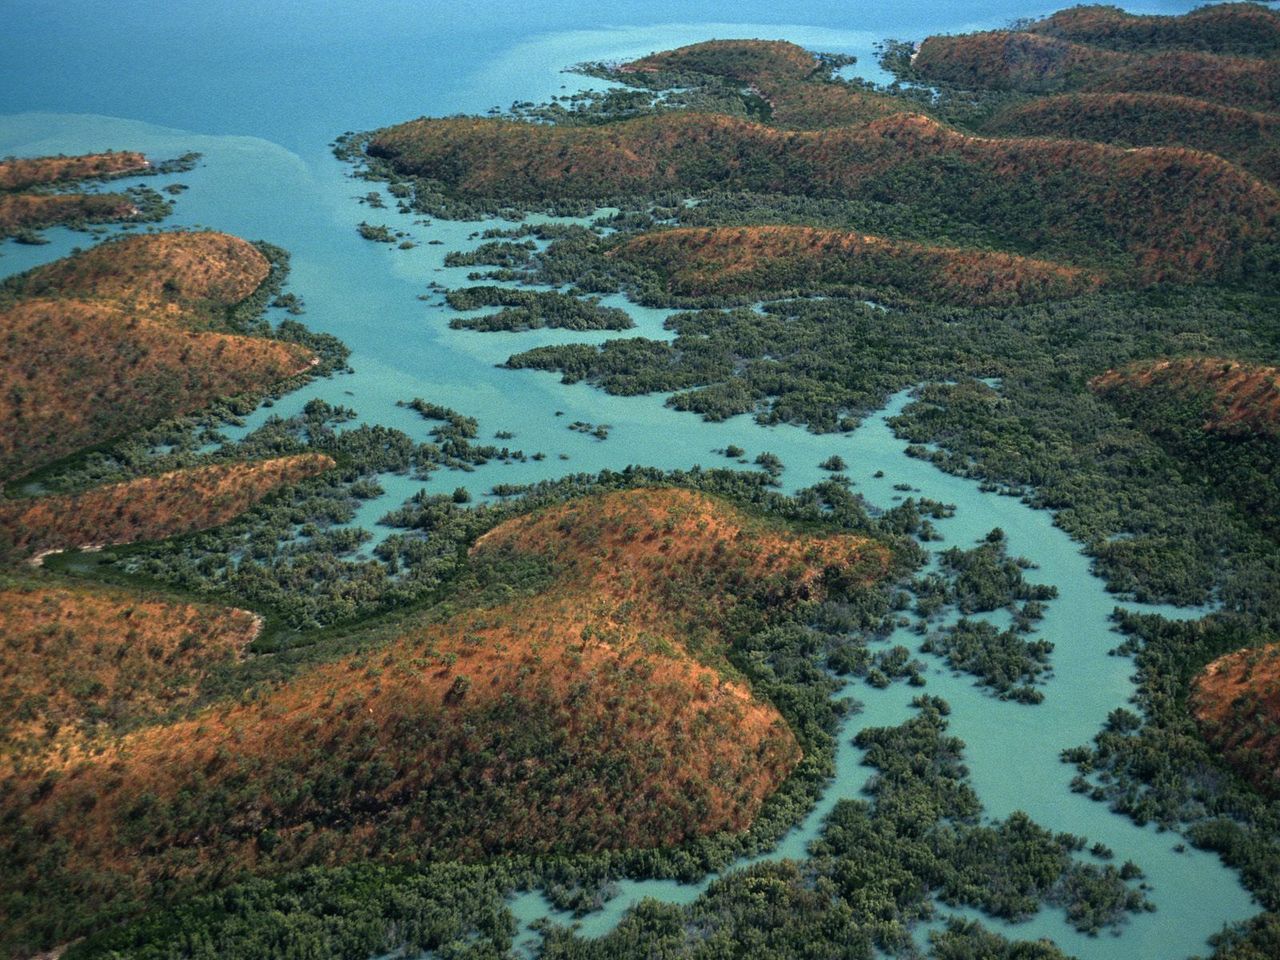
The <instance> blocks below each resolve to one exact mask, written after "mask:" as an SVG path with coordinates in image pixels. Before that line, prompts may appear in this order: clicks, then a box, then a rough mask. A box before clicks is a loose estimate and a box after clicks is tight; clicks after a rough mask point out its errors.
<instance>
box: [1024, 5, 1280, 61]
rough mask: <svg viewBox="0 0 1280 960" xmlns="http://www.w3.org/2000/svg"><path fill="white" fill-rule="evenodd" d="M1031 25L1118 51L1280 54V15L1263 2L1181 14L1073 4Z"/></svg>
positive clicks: (1207, 7) (1033, 28)
mask: <svg viewBox="0 0 1280 960" xmlns="http://www.w3.org/2000/svg"><path fill="white" fill-rule="evenodd" d="M1027 29H1028V30H1029V31H1031V32H1033V33H1041V34H1044V35H1045V36H1050V37H1058V38H1059V39H1062V40H1073V41H1075V42H1076V43H1089V44H1093V45H1095V46H1102V47H1108V48H1111V49H1117V50H1166V49H1175V48H1182V49H1186V50H1205V51H1209V52H1211V53H1227V54H1243V55H1248V56H1275V55H1277V54H1280V15H1277V14H1276V12H1275V11H1274V10H1271V9H1270V8H1268V7H1264V6H1262V5H1261V4H1258V3H1215V4H1207V5H1205V6H1203V7H1200V8H1198V9H1196V10H1192V11H1191V12H1190V13H1185V14H1182V15H1180V16H1162V15H1151V14H1147V15H1142V14H1132V13H1126V12H1125V11H1123V10H1121V9H1120V8H1119V7H1115V6H1102V5H1092V6H1080V7H1071V8H1070V9H1067V10H1059V11H1058V12H1057V13H1055V14H1053V15H1052V16H1049V17H1046V18H1045V19H1043V20H1041V21H1039V22H1038V23H1034V24H1032V25H1031V26H1029V27H1027Z"/></svg>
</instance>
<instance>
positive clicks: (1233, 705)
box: [1191, 643, 1280, 795]
mask: <svg viewBox="0 0 1280 960" xmlns="http://www.w3.org/2000/svg"><path fill="white" fill-rule="evenodd" d="M1191 703H1192V709H1193V710H1194V711H1195V715H1196V719H1197V720H1198V721H1199V723H1200V728H1201V730H1202V731H1203V732H1204V735H1205V738H1206V739H1207V740H1208V741H1209V742H1210V743H1211V744H1213V745H1214V746H1215V747H1217V748H1218V749H1219V750H1221V751H1222V755H1223V756H1224V757H1225V758H1226V760H1227V762H1228V763H1230V764H1231V765H1232V766H1233V767H1235V769H1236V770H1237V771H1239V772H1240V774H1241V776H1243V777H1244V778H1245V779H1246V780H1249V781H1250V782H1251V783H1253V784H1254V785H1255V786H1256V787H1258V788H1259V789H1260V790H1263V791H1265V792H1267V793H1270V794H1273V795H1280V737H1278V736H1276V734H1275V727H1276V725H1277V724H1280V644H1278V643H1272V644H1269V645H1267V646H1263V647H1252V648H1250V649H1247V650H1238V651H1236V652H1235V653H1231V654H1228V655H1227V656H1225V657H1220V658H1219V659H1217V660H1215V661H1213V663H1211V664H1209V666H1207V667H1206V668H1205V669H1204V672H1203V673H1201V674H1200V676H1199V677H1197V678H1196V681H1195V687H1194V690H1193V693H1192V698H1191Z"/></svg>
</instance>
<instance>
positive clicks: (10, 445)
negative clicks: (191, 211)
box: [0, 233, 313, 480]
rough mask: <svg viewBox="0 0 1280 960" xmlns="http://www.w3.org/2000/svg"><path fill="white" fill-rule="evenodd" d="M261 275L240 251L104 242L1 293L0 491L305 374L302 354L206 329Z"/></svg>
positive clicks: (259, 265) (229, 241)
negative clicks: (107, 444)
mask: <svg viewBox="0 0 1280 960" xmlns="http://www.w3.org/2000/svg"><path fill="white" fill-rule="evenodd" d="M269 272H270V264H269V263H268V262H267V261H266V258H265V257H263V256H262V254H261V253H259V252H258V251H257V250H256V249H255V248H254V247H253V246H251V245H250V244H248V243H245V242H244V241H243V240H239V239H237V238H235V237H229V236H226V235H224V234H216V233H167V234H154V235H147V236H139V237H130V238H127V239H124V240H119V241H114V242H110V243H105V244H102V245H100V246H98V247H95V248H93V249H91V250H89V251H87V252H85V253H80V254H76V255H75V256H72V257H68V258H66V259H64V260H59V261H57V262H55V263H52V264H49V265H47V266H44V267H40V268H37V269H36V270H33V271H31V272H29V273H27V274H24V275H22V276H19V277H15V278H13V279H12V280H10V281H8V282H6V284H5V285H4V287H3V289H2V290H0V294H3V297H4V300H3V301H0V328H2V329H3V330H4V331H5V337H4V339H3V340H0V382H3V383H4V384H5V389H4V390H0V480H3V479H5V478H9V477H13V476H17V475H21V474H22V473H25V472H27V471H30V470H32V469H35V468H36V467H39V466H41V465H43V464H45V463H49V462H51V461H53V460H57V459H58V458H60V457H63V456H66V455H67V454H69V453H72V452H74V451H76V450H78V449H80V448H81V447H84V446H88V445H91V444H95V443H101V442H103V441H105V440H109V439H112V438H114V437H117V436H120V435H122V434H124V433H125V432H127V431H128V430H129V429H131V428H132V427H134V426H136V425H137V424H138V423H154V422H156V421H158V420H162V419H164V418H165V417H169V416H173V415H175V414H179V413H186V412H190V411H192V410H196V409H199V408H201V407H203V406H205V405H207V404H208V403H209V402H210V401H211V400H213V399H215V398H217V397H221V396H229V395H233V394H238V393H243V392H246V391H251V390H262V389H265V388H266V387H269V386H270V385H271V384H273V383H276V382H279V381H281V380H284V379H287V378H288V377H290V376H292V375H294V374H297V373H299V372H301V371H303V370H305V369H307V367H308V366H309V365H310V364H311V362H312V359H313V358H312V356H311V354H310V352H309V351H307V350H305V349H304V348H302V347H299V346H296V345H293V344H288V343H282V342H280V341H275V340H265V339H261V338H255V337H246V336H239V335H235V334H229V333H220V332H216V331H217V328H218V326H219V325H220V323H221V322H222V319H223V317H224V316H225V310H226V308H227V307H229V306H231V305H234V304H235V303H238V302H239V301H242V300H244V299H245V298H246V297H248V296H249V295H250V294H252V293H253V291H254V290H255V289H256V288H257V287H258V286H259V285H260V284H261V282H262V281H263V279H264V278H265V277H266V276H267V275H268V273H269ZM55 298H56V299H55Z"/></svg>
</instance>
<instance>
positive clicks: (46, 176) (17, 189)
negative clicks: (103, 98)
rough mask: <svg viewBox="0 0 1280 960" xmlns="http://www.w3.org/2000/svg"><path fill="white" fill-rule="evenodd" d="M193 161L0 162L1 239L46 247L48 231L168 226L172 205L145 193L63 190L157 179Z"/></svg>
mask: <svg viewBox="0 0 1280 960" xmlns="http://www.w3.org/2000/svg"><path fill="white" fill-rule="evenodd" d="M188 162H190V163H194V155H192V157H191V158H190V160H189V161H185V160H184V161H170V162H168V163H166V164H162V165H161V166H160V167H152V165H151V163H150V161H148V160H147V158H146V157H144V156H143V155H142V154H140V153H136V152H134V151H120V152H110V153H93V154H85V155H83V156H76V157H67V156H57V157H25V158H18V157H8V158H5V159H0V239H3V238H5V237H15V238H17V239H18V240H19V241H20V242H22V243H43V242H44V240H43V239H42V238H41V237H40V236H39V234H38V233H37V231H39V230H41V229H43V228H44V227H51V226H55V225H66V226H71V227H84V226H86V225H88V224H98V223H111V222H129V223H145V222H148V221H155V220H163V219H164V218H165V217H166V216H168V214H169V211H170V209H171V204H170V203H169V201H166V200H165V199H164V198H163V197H161V196H160V194H158V193H156V192H155V191H154V190H150V189H148V188H146V187H132V188H130V189H129V190H127V191H126V192H124V193H100V192H88V193H75V192H65V191H64V190H63V188H64V187H66V186H68V185H74V184H83V183H85V182H86V181H102V180H108V179H111V178H113V177H119V176H126V175H129V174H152V173H157V172H160V169H161V167H162V168H163V169H164V170H165V171H169V170H178V169H186V168H188V167H187V165H186V164H187V163H188Z"/></svg>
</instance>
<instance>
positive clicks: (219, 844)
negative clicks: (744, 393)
mask: <svg viewBox="0 0 1280 960" xmlns="http://www.w3.org/2000/svg"><path fill="white" fill-rule="evenodd" d="M474 550H475V552H476V554H477V555H485V556H489V557H507V556H512V557H514V556H517V555H526V556H528V555H533V556H537V557H540V558H542V559H543V560H544V561H546V562H548V563H549V564H551V566H552V569H553V570H554V571H555V581H554V583H553V584H552V585H551V586H550V587H548V588H547V589H545V590H544V591H543V592H542V593H540V594H538V595H537V596H534V597H531V598H527V599H524V600H521V601H519V602H515V603H511V604H508V605H504V606H500V607H497V608H491V609H483V610H474V611H468V612H463V613H460V614H458V615H456V616H454V617H453V618H452V619H450V620H448V621H446V622H443V623H439V624H435V625H424V626H420V627H416V628H412V629H408V630H407V631H405V632H404V633H403V634H402V635H401V636H400V637H399V639H395V640H392V641H391V642H390V643H389V644H388V645H386V646H383V647H374V648H372V649H370V650H368V651H366V652H362V653H360V654H357V655H354V656H351V657H348V658H345V659H343V660H340V661H337V662H333V663H329V664H324V665H319V666H316V667H314V668H312V669H311V670H310V671H309V672H306V673H304V674H302V675H301V676H299V677H298V678H297V679H295V680H292V681H290V682H288V683H286V684H284V685H282V686H279V687H277V688H275V689H272V690H266V691H261V692H260V693H259V695H258V696H257V697H256V698H255V699H254V700H253V701H244V702H238V703H226V704H222V705H220V706H217V707H213V708H210V709H207V710H204V711H201V712H200V713H198V714H196V715H194V716H193V717H192V718H191V719H190V720H185V721H179V722H176V723H172V724H168V725H163V726H154V727H149V728H145V729H142V730H139V731H137V732H136V733H133V734H130V735H128V736H127V737H125V738H124V739H123V740H121V741H120V742H119V743H118V744H114V745H111V746H108V747H107V748H106V749H105V751H104V752H101V753H92V754H89V753H73V754H72V755H70V756H68V757H63V756H62V755H49V756H48V757H47V758H45V761H44V764H45V766H44V769H43V770H42V769H40V765H38V764H35V763H32V764H31V765H30V766H29V768H28V770H29V772H28V773H26V774H24V775H23V776H24V778H25V779H23V780H21V781H20V782H18V783H15V789H13V790H12V791H10V792H9V793H8V794H6V795H5V797H4V798H3V800H2V801H0V802H3V803H4V804H5V805H7V806H9V808H10V810H12V811H14V813H15V815H16V816H17V817H18V820H19V822H20V823H21V824H22V825H23V829H32V830H35V831H37V832H40V833H45V832H47V833H48V834H49V835H51V836H53V837H56V838H59V839H61V840H64V841H66V843H67V846H66V850H67V853H66V860H65V862H64V863H63V864H62V865H61V867H60V868H59V869H60V874H59V876H58V877H56V878H54V879H55V881H56V882H57V883H58V884H59V885H60V889H66V888H67V887H66V885H70V888H71V889H76V890H84V891H85V895H86V897H88V898H90V899H92V900H93V901H94V902H95V904H96V905H97V906H101V905H102V898H103V897H104V896H106V897H108V899H109V898H110V897H113V896H124V897H128V896H133V895H136V894H141V893H144V892H145V891H146V889H147V888H148V886H149V885H150V884H151V882H152V881H153V880H154V879H155V878H157V877H161V876H166V877H178V878H180V880H179V885H180V886H184V885H185V886H190V887H192V888H198V887H201V886H207V885H209V884H211V883H215V882H220V880H221V881H222V882H225V879H227V878H229V877H231V876H234V875H235V874H236V873H237V871H239V870H240V869H253V870H259V871H260V870H268V869H278V868H286V867H289V866H291V865H298V864H301V863H307V862H316V861H323V862H330V863H335V862H341V861H345V860H349V859H356V858H359V859H366V858H382V859H408V860H415V861H416V860H420V859H422V858H424V857H436V856H449V857H456V856H462V857H483V856H488V855H491V854H493V853H497V852H501V851H545V850H594V849H604V848H613V847H634V846H651V845H656V844H669V843H677V842H679V841H681V840H684V839H687V838H690V837H693V836H696V835H698V834H702V833H708V832H713V831H717V830H726V829H727V830H740V829H742V828H744V827H745V826H747V825H748V824H749V823H750V822H751V821H752V819H753V818H754V817H755V815H756V813H757V812H758V810H759V808H760V805H761V803H762V802H763V800H764V798H765V797H767V796H768V795H769V794H770V793H771V792H772V791H773V790H774V789H775V788H776V787H777V786H778V784H779V783H781V782H782V780H783V779H784V778H785V777H786V776H787V774H788V772H789V771H790V770H791V769H792V767H793V766H794V765H795V763H796V762H797V760H798V759H799V750H798V748H797V745H796V742H795V740H794V738H793V736H792V734H791V732H790V730H789V729H788V728H787V726H786V725H785V723H784V722H783V721H782V719H781V717H780V716H779V714H778V713H777V711H776V710H775V709H774V708H773V707H772V706H771V705H770V704H768V703H764V702H761V701H760V700H758V699H756V698H755V697H754V696H753V695H752V693H751V690H750V689H749V688H748V687H747V686H746V684H745V683H744V682H743V681H742V680H741V679H738V678H736V677H735V675H734V673H733V671H732V669H731V668H729V667H728V665H727V664H726V663H725V661H724V659H723V654H724V650H725V649H726V646H727V645H728V644H729V643H730V642H731V639H732V631H733V630H735V629H741V624H742V623H743V622H744V621H743V617H745V616H747V615H748V614H749V613H750V615H751V616H754V617H757V618H758V617H760V616H762V615H763V616H766V617H767V615H768V611H770V610H774V609H779V608H781V607H784V606H786V605H788V604H791V603H794V602H796V601H798V600H800V599H802V598H805V597H813V598H820V597H822V596H823V595H824V594H825V593H826V591H827V590H828V589H830V588H831V586H832V585H833V584H835V583H837V582H843V583H849V584H866V583H869V582H871V581H874V580H875V579H877V578H879V577H881V576H883V574H884V572H885V570H886V569H887V563H888V557H887V553H886V551H885V550H884V549H883V548H882V547H881V546H879V545H878V544H875V543H870V542H867V541H864V540H861V539H858V538H855V537H849V536H833V537H826V538H812V537H802V536H798V535H795V534H791V533H788V532H785V531H780V530H777V529H774V528H772V527H769V526H766V525H764V524H763V523H762V522H760V521H756V520H753V519H751V518H748V517H746V516H744V515H742V514H741V513H739V512H738V511H737V510H735V509H733V508H731V507H729V506H727V505H726V504H724V503H721V502H719V501H716V500H713V499H711V498H708V497H706V496H704V495H700V494H696V493H691V492H688V491H681V490H636V491H628V492H621V493H614V494H608V495H605V496H601V497H592V498H587V499H583V500H578V501H573V502H570V503H568V504H565V505H562V506H558V507H554V508H551V509H548V510H546V511H543V512H541V513H538V514H535V515H532V516H529V517H525V518H521V519H517V520H514V521H511V522H509V523H508V524H505V525H504V526H502V527H499V528H497V529H496V530H494V531H493V532H491V533H490V534H489V535H488V536H486V537H484V538H482V539H481V540H480V541H479V542H478V543H477V544H476V546H475V548H474ZM757 622H758V621H757ZM735 625H737V626H735ZM48 770H57V771H59V773H60V776H58V777H57V778H56V782H53V780H54V778H47V777H46V776H45V773H46V772H47V771H48ZM42 780H43V782H44V783H45V786H44V787H40V786H39V784H40V783H41V781H42ZM50 784H52V785H51V786H50ZM90 797H92V798H93V801H92V802H90V801H89V798H90ZM68 810H76V811H79V812H78V813H77V815H76V816H74V817H69V816H67V815H66V811H68ZM139 816H143V817H144V818H145V822H146V831H145V835H143V834H142V833H139V831H138V830H137V829H135V828H134V827H131V826H130V824H131V823H137V817H139ZM268 833H269V835H270V840H271V842H270V844H265V843H264V842H263V839H262V838H263V836H264V835H266V834H268ZM104 870H105V871H110V872H111V873H112V876H113V877H114V878H115V880H114V881H113V883H114V885H115V886H114V888H113V890H114V892H113V893H111V894H104V893H103V888H102V885H101V884H100V883H98V881H97V879H96V878H100V877H101V876H102V875H103V874H102V871H104Z"/></svg>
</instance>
